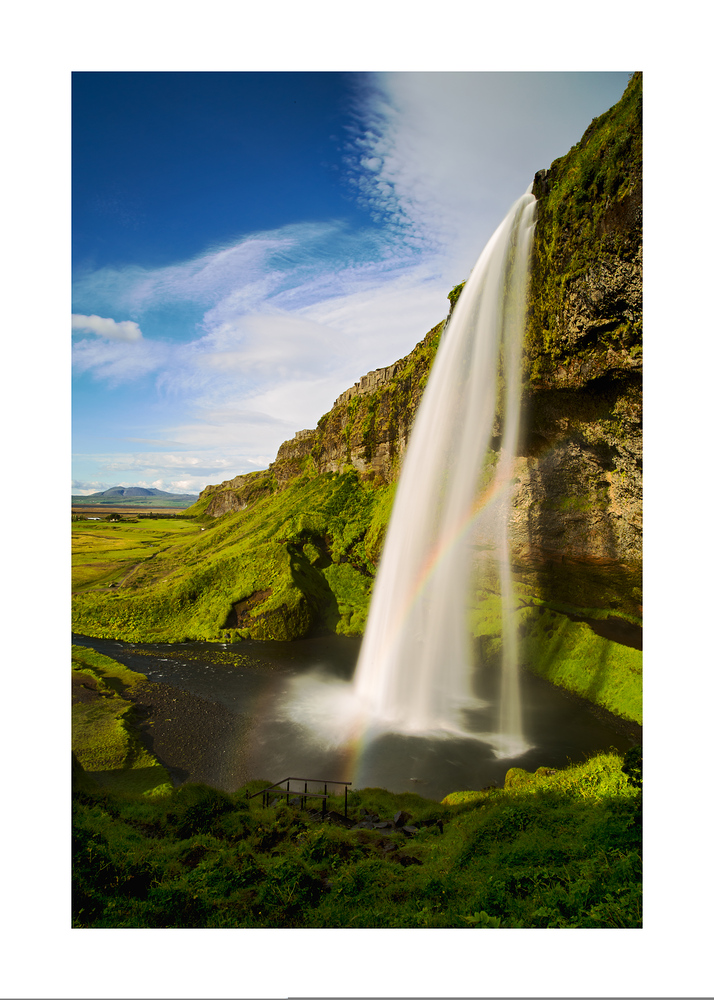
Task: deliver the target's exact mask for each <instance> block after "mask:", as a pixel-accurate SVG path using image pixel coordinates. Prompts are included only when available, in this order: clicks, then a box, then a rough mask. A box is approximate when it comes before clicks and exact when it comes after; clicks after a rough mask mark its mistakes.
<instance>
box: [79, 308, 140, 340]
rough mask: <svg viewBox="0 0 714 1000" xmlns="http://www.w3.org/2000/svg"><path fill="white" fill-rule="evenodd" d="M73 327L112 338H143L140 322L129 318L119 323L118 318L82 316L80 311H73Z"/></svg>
mask: <svg viewBox="0 0 714 1000" xmlns="http://www.w3.org/2000/svg"><path fill="white" fill-rule="evenodd" d="M72 329H73V330H82V331H83V332H84V333H96V334H98V335H99V336H100V337H108V338H109V339H110V340H126V341H135V340H141V330H140V329H139V324H138V323H134V321H133V320H127V319H125V320H122V321H121V322H119V323H117V321H116V320H113V319H105V318H104V317H103V316H82V315H81V314H80V313H73V314H72Z"/></svg>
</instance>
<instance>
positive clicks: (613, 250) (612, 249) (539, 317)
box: [526, 73, 642, 383]
mask: <svg viewBox="0 0 714 1000" xmlns="http://www.w3.org/2000/svg"><path fill="white" fill-rule="evenodd" d="M641 183H642V74H641V73H635V74H633V76H632V79H631V80H630V83H629V85H628V87H627V89H626V91H625V93H624V95H623V97H622V99H621V100H620V101H619V102H618V103H617V104H616V105H615V106H614V107H613V108H611V109H610V110H609V111H607V112H605V114H603V115H600V117H599V118H595V119H593V121H592V123H591V125H590V126H589V127H588V129H587V130H586V132H585V134H584V135H583V137H582V139H581V140H580V142H579V143H578V144H577V145H575V146H573V148H572V149H571V150H570V151H569V152H568V153H567V154H566V155H565V156H562V157H561V158H560V159H558V160H555V161H554V163H553V164H552V165H551V167H550V170H548V171H547V174H546V176H545V177H544V178H542V179H541V180H540V181H539V180H538V179H536V184H535V193H536V195H537V196H538V197H539V201H538V216H537V219H538V222H537V225H536V229H535V241H534V248H533V263H532V273H531V289H532V293H531V302H530V310H529V317H528V328H527V332H526V355H527V358H528V361H529V364H530V377H531V380H532V381H533V382H534V383H538V382H539V381H540V380H542V379H544V378H547V377H548V376H549V375H550V374H552V373H553V372H554V371H555V370H556V369H557V368H558V366H559V365H560V364H561V363H563V361H565V360H572V359H573V358H574V357H577V356H578V355H579V354H581V355H582V356H583V359H584V360H585V359H586V358H587V359H588V360H589V361H590V362H591V364H592V363H594V360H595V355H596V354H598V353H602V354H605V353H606V352H607V350H608V348H612V349H614V350H617V351H624V352H628V353H629V354H630V355H631V356H635V355H636V354H639V353H641V349H642V321H641V318H639V317H638V318H636V319H635V318H633V317H627V316H625V315H620V316H619V321H617V322H614V321H613V320H612V318H611V317H603V319H602V321H601V323H600V324H599V328H598V329H597V342H596V343H594V342H593V341H592V339H591V338H589V337H588V338H585V341H584V342H583V343H581V344H576V343H574V341H573V338H572V337H566V336H565V335H564V331H563V329H562V328H561V324H562V317H563V314H564V311H565V308H566V305H567V302H568V299H569V297H570V296H571V294H572V293H573V291H574V289H575V288H576V287H577V286H578V285H579V283H581V282H583V281H587V277H588V274H592V273H595V272H598V271H601V270H602V271H605V272H606V273H607V272H611V271H612V272H614V271H615V270H617V268H618V266H621V262H622V261H626V260H634V259H635V257H636V255H637V254H638V253H639V251H640V248H641V239H637V238H633V235H632V233H633V229H631V228H630V227H629V226H628V225H626V224H624V220H625V219H626V218H627V215H628V212H629V211H630V209H631V206H630V203H629V201H630V199H632V198H639V196H640V194H641Z"/></svg>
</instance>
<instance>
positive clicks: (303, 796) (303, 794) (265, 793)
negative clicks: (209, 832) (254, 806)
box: [248, 777, 352, 818]
mask: <svg viewBox="0 0 714 1000" xmlns="http://www.w3.org/2000/svg"><path fill="white" fill-rule="evenodd" d="M291 781H302V782H303V783H304V785H305V788H304V789H303V791H300V792H297V791H292V792H291V791H290V782H291ZM286 782H287V787H286V788H280V787H279V786H280V785H284V784H285V783H286ZM310 783H312V784H320V785H322V786H323V788H324V792H308V790H307V786H308V784H310ZM351 784H352V782H351V781H333V780H332V779H330V778H295V777H290V778H282V779H281V780H280V781H276V782H274V783H273V784H272V785H269V786H268V787H267V788H261V789H260V790H259V791H257V792H253V794H252V795H249V796H248V798H249V799H254V798H256V796H258V795H262V797H263V805H264V806H267V804H268V799H269V797H270V792H273V793H274V794H276V795H286V796H287V797H288V798H290V796H291V795H295V796H299V798H300V803H301V805H300V808H301V809H306V808H307V800H308V799H309V798H310V799H322V815H323V816H324V815H325V813H326V812H327V786H328V785H344V786H345V818H347V786H348V785H351Z"/></svg>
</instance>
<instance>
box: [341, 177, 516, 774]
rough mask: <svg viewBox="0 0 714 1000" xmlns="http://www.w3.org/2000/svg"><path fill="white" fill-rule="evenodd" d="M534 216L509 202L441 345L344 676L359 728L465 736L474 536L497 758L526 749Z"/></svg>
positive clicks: (470, 698) (470, 699) (472, 703)
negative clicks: (517, 481)
mask: <svg viewBox="0 0 714 1000" xmlns="http://www.w3.org/2000/svg"><path fill="white" fill-rule="evenodd" d="M534 206H535V198H534V197H533V195H532V194H526V195H524V196H523V197H522V198H520V199H519V200H518V201H517V202H516V203H515V205H513V207H512V208H511V210H510V211H509V213H508V215H507V216H506V218H505V219H504V220H503V222H502V223H501V225H500V226H499V227H498V229H497V230H496V232H495V233H494V234H493V236H492V237H491V239H490V240H489V242H488V244H487V246H486V248H485V249H484V251H483V253H482V254H481V256H480V258H479V260H478V262H477V264H476V266H475V268H474V270H473V272H472V274H471V276H470V278H469V280H468V281H467V283H466V285H465V287H464V289H463V290H462V292H461V295H460V297H459V300H458V302H457V304H456V307H455V308H454V311H453V313H452V316H451V319H450V320H449V323H448V326H447V329H446V330H445V333H444V335H443V339H442V342H441V344H440V346H439V350H438V352H437V356H436V359H435V361H434V365H433V368H432V371H431V374H430V376H429V381H428V383H427V387H426V390H425V392H424V396H423V398H422V402H421V405H420V407H419V411H418V414H417V418H416V421H415V424H414V427H413V430H412V433H411V437H410V440H409V446H408V448H407V452H406V456H405V459H404V464H403V468H402V472H401V475H400V479H399V486H398V490H397V495H396V499H395V503H394V508H393V511H392V516H391V519H390V522H389V529H388V532H387V537H386V541H385V546H384V550H383V553H382V558H381V562H380V566H379V571H378V573H377V578H376V581H375V586H374V593H373V596H372V602H371V606H370V614H369V619H368V622H367V629H366V632H365V636H364V640H363V643H362V649H361V653H360V657H359V662H358V665H357V670H356V674H355V679H354V687H355V696H356V699H357V701H358V702H359V704H360V706H361V708H362V712H363V715H364V718H365V720H366V723H367V726H368V728H371V729H383V730H388V731H391V732H403V733H432V734H433V733H438V732H445V733H448V732H455V733H460V734H463V733H464V732H465V731H466V729H467V727H466V725H465V722H464V710H468V709H474V708H478V707H479V704H478V702H477V701H476V699H475V698H474V695H473V690H472V683H473V675H474V661H473V655H472V646H473V641H472V638H471V634H470V629H469V615H470V613H471V611H470V609H469V607H468V596H469V592H470V589H471V580H472V575H473V569H474V548H473V544H474V537H475V531H476V528H477V526H478V529H479V542H480V543H482V544H483V542H484V533H485V535H486V544H487V545H488V547H490V548H492V549H493V550H494V552H495V554H496V558H497V561H498V565H499V571H500V578H501V594H502V602H503V609H502V610H503V683H502V696H501V713H500V717H501V732H500V733H499V734H489V735H488V738H489V739H491V741H492V742H493V743H494V745H495V746H496V749H497V752H501V753H504V754H508V755H511V754H512V753H513V752H522V751H523V749H524V748H525V744H524V740H523V734H522V730H521V710H520V699H519V685H518V662H517V646H516V637H515V633H514V627H513V618H514V615H513V610H512V606H511V604H512V597H511V579H510V566H509V550H508V518H509V513H510V493H511V488H510V482H511V478H512V474H513V463H514V460H515V454H516V445H517V439H518V431H519V417H520V395H521V353H522V335H523V326H524V316H525V300H526V289H527V275H528V261H529V256H530V247H531V237H532V229H533V214H534ZM499 361H500V364H499ZM499 385H502V386H503V388H502V390H501V392H500V398H499V392H498V387H499ZM497 408H499V409H500V414H501V423H502V434H501V447H500V450H499V453H498V459H497V463H496V468H495V472H494V470H493V464H492V463H493V460H494V453H493V452H492V451H491V450H490V445H491V440H492V429H493V427H494V421H495V418H496V413H497ZM479 519H481V521H482V523H481V524H479V523H478V522H479ZM476 613H478V609H476ZM479 735H481V736H483V737H484V738H486V737H487V734H479Z"/></svg>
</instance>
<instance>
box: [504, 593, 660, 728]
mask: <svg viewBox="0 0 714 1000" xmlns="http://www.w3.org/2000/svg"><path fill="white" fill-rule="evenodd" d="M518 616H519V623H520V631H521V640H520V650H521V656H522V661H521V662H522V663H523V665H524V666H525V667H527V668H528V669H529V670H531V671H532V672H533V673H535V674H538V676H540V677H543V678H545V679H546V680H548V681H550V682H551V684H556V685H558V686H559V687H563V688H566V689H567V690H568V691H572V692H573V693H574V694H578V695H580V696H581V697H583V698H587V699H588V701H592V702H594V703H595V704H596V705H602V707H603V708H606V709H608V711H610V712H614V713H615V714H616V715H620V716H622V717H623V718H625V719H630V720H632V721H634V722H638V723H640V724H642V653H641V651H640V650H637V649H632V648H630V647H629V646H624V645H621V644H620V643H617V642H612V641H610V640H608V639H604V638H603V637H602V636H599V635H597V634H596V633H595V632H593V630H592V629H591V628H590V627H589V626H588V625H586V624H585V623H583V622H574V621H571V620H570V619H568V618H566V617H564V616H563V615H560V614H558V613H557V612H554V611H550V610H540V611H539V610H538V609H535V608H524V609H522V610H521V611H519V612H518Z"/></svg>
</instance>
